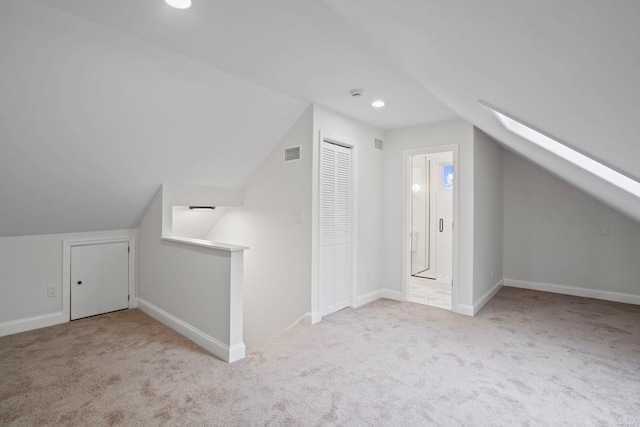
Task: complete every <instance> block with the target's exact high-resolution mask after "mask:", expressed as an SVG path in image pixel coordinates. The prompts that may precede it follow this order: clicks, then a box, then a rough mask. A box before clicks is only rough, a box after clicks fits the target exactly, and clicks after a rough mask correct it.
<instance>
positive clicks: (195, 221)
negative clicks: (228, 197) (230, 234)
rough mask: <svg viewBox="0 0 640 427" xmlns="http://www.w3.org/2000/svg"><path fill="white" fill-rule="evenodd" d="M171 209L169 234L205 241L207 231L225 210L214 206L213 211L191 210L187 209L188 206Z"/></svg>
mask: <svg viewBox="0 0 640 427" xmlns="http://www.w3.org/2000/svg"><path fill="white" fill-rule="evenodd" d="M172 208H173V209H172V228H171V234H172V235H173V236H183V237H191V238H194V239H206V238H207V234H209V231H211V229H212V228H213V226H214V225H215V224H216V222H218V220H219V219H220V218H221V217H222V215H223V214H224V212H225V211H226V209H227V208H225V207H223V206H216V208H215V209H213V210H208V209H203V210H198V209H194V210H192V209H189V206H173V207H172Z"/></svg>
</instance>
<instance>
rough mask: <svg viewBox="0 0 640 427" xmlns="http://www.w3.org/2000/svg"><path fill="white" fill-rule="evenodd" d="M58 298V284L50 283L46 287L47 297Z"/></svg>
mask: <svg viewBox="0 0 640 427" xmlns="http://www.w3.org/2000/svg"><path fill="white" fill-rule="evenodd" d="M57 296H58V284H57V283H50V284H48V285H47V297H49V298H52V297H57Z"/></svg>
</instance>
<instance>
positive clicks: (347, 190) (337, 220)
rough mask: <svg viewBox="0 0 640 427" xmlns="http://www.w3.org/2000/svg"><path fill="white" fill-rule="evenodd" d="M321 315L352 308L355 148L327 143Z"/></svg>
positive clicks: (324, 150) (322, 192)
mask: <svg viewBox="0 0 640 427" xmlns="http://www.w3.org/2000/svg"><path fill="white" fill-rule="evenodd" d="M319 273H320V277H319V291H320V295H319V301H320V315H321V316H325V315H327V314H330V313H333V312H336V311H338V310H341V309H343V308H345V307H347V306H348V305H349V289H350V281H351V149H349V148H346V147H342V146H340V145H336V144H331V143H329V142H326V141H323V142H322V145H321V153H320V271H319Z"/></svg>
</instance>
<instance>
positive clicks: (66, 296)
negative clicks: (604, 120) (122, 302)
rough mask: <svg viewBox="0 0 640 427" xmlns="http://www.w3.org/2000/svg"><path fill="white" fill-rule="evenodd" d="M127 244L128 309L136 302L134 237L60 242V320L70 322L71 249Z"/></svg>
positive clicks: (135, 304)
mask: <svg viewBox="0 0 640 427" xmlns="http://www.w3.org/2000/svg"><path fill="white" fill-rule="evenodd" d="M122 242H127V243H128V244H129V308H135V307H137V300H136V238H135V236H122V237H113V238H108V239H90V240H63V241H62V318H63V319H65V320H64V321H65V322H69V321H70V320H71V248H72V247H74V246H88V245H102V244H107V243H122Z"/></svg>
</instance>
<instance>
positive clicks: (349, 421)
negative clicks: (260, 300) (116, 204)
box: [0, 288, 640, 426]
mask: <svg viewBox="0 0 640 427" xmlns="http://www.w3.org/2000/svg"><path fill="white" fill-rule="evenodd" d="M0 425H3V426H40V425H73V426H76V425H83V426H89V425H91V426H94V425H126V426H138V425H139V426H161V425H171V426H174V425H194V426H424V425H442V426H450V425H452V426H457V425H463V426H476V425H477V426H517V425H523V426H551V425H554V426H555V425H575V426H591V425H595V426H600V425H602V426H614V425H619V426H622V425H626V426H638V425H640V307H639V306H634V305H626V304H617V303H611V302H606V301H599V300H592V299H586V298H577V297H571V296H565V295H557V294H550V293H544V292H536V291H527V290H520V289H514V288H503V289H502V290H501V291H500V292H499V293H498V295H497V296H496V297H494V298H493V300H492V301H490V302H489V303H488V304H487V305H486V306H485V307H484V309H483V310H482V311H481V312H480V313H479V314H478V315H477V316H476V317H473V318H471V317H466V316H462V315H458V314H454V313H451V312H449V311H445V310H440V309H437V308H431V307H427V306H423V305H419V304H413V303H400V302H395V301H389V300H378V301H375V302H373V303H370V304H368V305H366V306H363V307H360V308H358V309H345V310H342V311H340V312H338V313H335V314H333V315H330V316H327V317H325V319H324V320H323V321H322V322H321V323H319V324H317V325H309V324H298V325H296V326H294V327H292V328H290V329H288V330H287V331H284V332H283V333H282V334H280V335H278V336H277V337H274V338H270V339H268V340H265V341H263V342H260V343H258V344H255V345H253V346H251V347H250V348H249V349H248V353H247V357H246V359H244V360H241V361H239V362H236V363H234V364H230V365H229V364H226V363H224V362H222V361H220V360H219V359H216V358H215V357H214V356H212V355H210V354H209V353H207V352H206V351H204V350H202V349H201V348H200V347H198V346H196V345H195V344H193V343H191V342H190V341H188V340H187V339H185V338H183V337H182V336H180V335H178V334H177V333H175V332H174V331H172V330H171V329H168V328H167V327H165V326H164V325H162V324H160V323H159V322H157V321H155V320H154V319H152V318H150V317H148V316H147V315H145V314H144V313H142V312H141V311H139V310H126V311H121V312H116V313H111V314H106V315H102V316H97V317H93V318H88V319H84V320H79V321H74V322H70V323H66V324H62V325H58V326H54V327H50V328H44V329H40V330H35V331H30V332H25V333H21V334H16V335H11V336H7V337H2V338H0Z"/></svg>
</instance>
